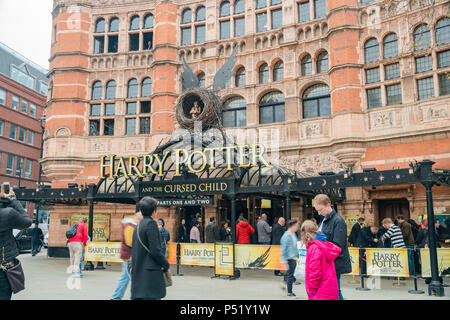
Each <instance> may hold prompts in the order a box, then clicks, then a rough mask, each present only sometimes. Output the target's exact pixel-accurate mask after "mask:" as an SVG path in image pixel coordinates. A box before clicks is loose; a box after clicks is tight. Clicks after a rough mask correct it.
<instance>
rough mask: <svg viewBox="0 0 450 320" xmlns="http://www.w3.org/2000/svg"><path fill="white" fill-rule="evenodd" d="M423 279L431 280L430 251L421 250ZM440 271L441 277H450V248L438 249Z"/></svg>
mask: <svg viewBox="0 0 450 320" xmlns="http://www.w3.org/2000/svg"><path fill="white" fill-rule="evenodd" d="M420 260H421V262H422V277H424V278H431V271H430V249H420ZM437 260H438V270H439V275H440V276H450V248H438V249H437Z"/></svg>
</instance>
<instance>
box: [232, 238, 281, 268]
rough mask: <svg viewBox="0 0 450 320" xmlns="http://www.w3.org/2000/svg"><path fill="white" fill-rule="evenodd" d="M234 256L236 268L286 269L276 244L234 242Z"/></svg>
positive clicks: (279, 247) (279, 248)
mask: <svg viewBox="0 0 450 320" xmlns="http://www.w3.org/2000/svg"><path fill="white" fill-rule="evenodd" d="M235 257H236V258H235V259H236V260H235V261H236V268H243V269H264V270H286V267H285V265H284V264H282V263H281V246H278V245H255V244H236V245H235Z"/></svg>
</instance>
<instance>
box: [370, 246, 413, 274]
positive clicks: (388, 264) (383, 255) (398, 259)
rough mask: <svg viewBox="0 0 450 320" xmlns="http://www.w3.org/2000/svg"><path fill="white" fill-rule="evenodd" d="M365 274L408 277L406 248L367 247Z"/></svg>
mask: <svg viewBox="0 0 450 320" xmlns="http://www.w3.org/2000/svg"><path fill="white" fill-rule="evenodd" d="M366 259H367V275H369V276H386V277H409V267H408V249H406V248H405V249H398V248H393V249H383V248H367V249H366Z"/></svg>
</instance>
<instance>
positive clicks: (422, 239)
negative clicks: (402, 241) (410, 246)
mask: <svg viewBox="0 0 450 320" xmlns="http://www.w3.org/2000/svg"><path fill="white" fill-rule="evenodd" d="M434 241H435V243H436V248H440V247H441V244H440V242H439V237H438V235H437V234H436V232H434ZM416 244H417V246H418V247H419V248H425V245H428V248H429V247H430V241H429V236H428V229H422V230H420V231H419V233H418V234H417V239H416Z"/></svg>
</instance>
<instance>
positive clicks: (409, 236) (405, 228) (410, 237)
mask: <svg viewBox="0 0 450 320" xmlns="http://www.w3.org/2000/svg"><path fill="white" fill-rule="evenodd" d="M397 221H398V226H399V228H400V231H401V232H402V236H403V242H405V246H406V248H407V249H408V266H409V274H410V275H413V269H414V266H413V263H414V260H413V250H414V243H415V241H414V234H413V230H412V226H411V224H410V223H409V222H408V221H406V220H405V218H404V216H402V215H399V216H397Z"/></svg>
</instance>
